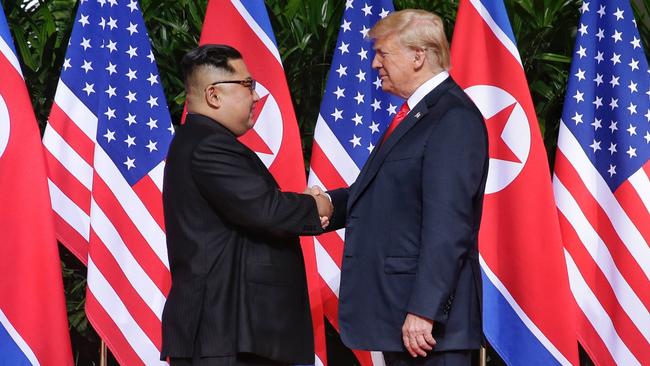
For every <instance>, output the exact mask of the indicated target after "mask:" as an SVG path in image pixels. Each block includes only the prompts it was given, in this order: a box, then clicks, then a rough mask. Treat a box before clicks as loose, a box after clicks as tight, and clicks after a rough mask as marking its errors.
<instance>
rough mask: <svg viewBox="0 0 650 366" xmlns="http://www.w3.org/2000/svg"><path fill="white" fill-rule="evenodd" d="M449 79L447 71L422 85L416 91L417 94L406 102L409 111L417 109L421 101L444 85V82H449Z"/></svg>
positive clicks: (412, 95)
mask: <svg viewBox="0 0 650 366" xmlns="http://www.w3.org/2000/svg"><path fill="white" fill-rule="evenodd" d="M448 77H449V73H448V72H447V71H443V72H441V73H439V74H437V75H436V76H434V77H432V78H431V79H429V80H427V81H425V82H424V84H422V85H420V86H419V87H418V88H417V89H415V92H413V94H411V96H410V97H409V98H408V99H407V100H406V103H408V106H409V109H413V108H415V106H416V105H417V104H418V103H420V101H421V100H422V99H423V98H424V97H425V96H426V95H427V94H429V93H431V91H432V90H433V89H435V88H436V87H437V86H438V85H440V84H442V82H443V81H445V80H447V78H448Z"/></svg>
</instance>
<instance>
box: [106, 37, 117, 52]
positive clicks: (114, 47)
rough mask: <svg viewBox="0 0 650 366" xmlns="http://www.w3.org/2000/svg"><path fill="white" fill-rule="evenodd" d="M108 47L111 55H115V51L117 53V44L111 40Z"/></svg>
mask: <svg viewBox="0 0 650 366" xmlns="http://www.w3.org/2000/svg"><path fill="white" fill-rule="evenodd" d="M106 47H107V48H108V49H109V53H113V52H114V51H117V42H113V41H112V40H110V39H109V40H108V45H107V46H106Z"/></svg>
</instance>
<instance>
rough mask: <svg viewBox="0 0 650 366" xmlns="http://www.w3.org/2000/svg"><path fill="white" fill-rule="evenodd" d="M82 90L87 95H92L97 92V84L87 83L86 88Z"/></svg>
mask: <svg viewBox="0 0 650 366" xmlns="http://www.w3.org/2000/svg"><path fill="white" fill-rule="evenodd" d="M81 90H83V91H85V92H86V94H87V95H90V94H91V93H94V92H95V84H88V83H86V87H85V88H83V89H81Z"/></svg>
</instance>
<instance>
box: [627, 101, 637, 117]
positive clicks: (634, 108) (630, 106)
mask: <svg viewBox="0 0 650 366" xmlns="http://www.w3.org/2000/svg"><path fill="white" fill-rule="evenodd" d="M627 110H628V111H630V114H636V104H634V103H632V102H630V105H629V107H627Z"/></svg>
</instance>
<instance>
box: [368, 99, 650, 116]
mask: <svg viewBox="0 0 650 366" xmlns="http://www.w3.org/2000/svg"><path fill="white" fill-rule="evenodd" d="M371 105H372V110H373V111H377V110H379V109H381V101H379V100H377V99H375V98H373V102H372V104H371ZM648 113H650V111H648Z"/></svg>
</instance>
